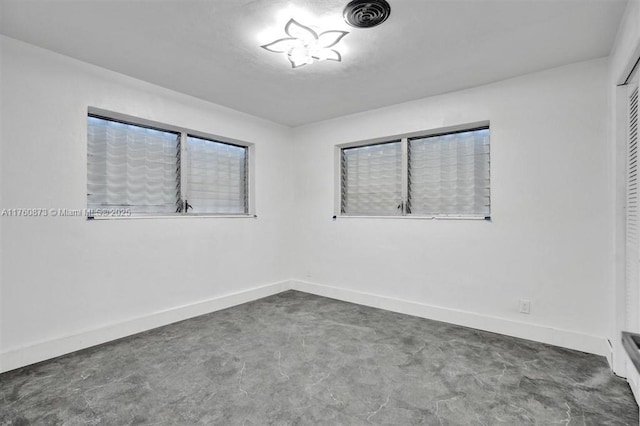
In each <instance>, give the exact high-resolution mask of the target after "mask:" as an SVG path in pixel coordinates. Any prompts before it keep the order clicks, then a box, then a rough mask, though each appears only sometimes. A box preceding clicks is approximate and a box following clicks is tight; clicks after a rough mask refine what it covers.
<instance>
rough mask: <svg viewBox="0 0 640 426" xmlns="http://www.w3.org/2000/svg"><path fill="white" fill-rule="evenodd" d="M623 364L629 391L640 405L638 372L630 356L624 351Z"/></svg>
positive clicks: (639, 375) (639, 376) (639, 378)
mask: <svg viewBox="0 0 640 426" xmlns="http://www.w3.org/2000/svg"><path fill="white" fill-rule="evenodd" d="M624 364H625V373H626V374H625V375H626V378H627V383H629V387H630V388H631V393H633V397H634V398H635V400H636V403H637V404H638V405H640V374H638V371H637V370H636V368H635V366H634V365H633V362H632V361H631V358H629V355H627V353H626V352H625V353H624Z"/></svg>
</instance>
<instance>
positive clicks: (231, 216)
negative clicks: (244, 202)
mask: <svg viewBox="0 0 640 426" xmlns="http://www.w3.org/2000/svg"><path fill="white" fill-rule="evenodd" d="M197 218H220V219H223V218H224V219H257V218H258V216H257V215H255V214H208V213H203V214H195V213H194V214H171V215H168V214H167V215H158V214H148V215H146V214H137V215H131V216H89V217H87V218H86V219H87V220H130V219H197Z"/></svg>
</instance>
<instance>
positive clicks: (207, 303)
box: [0, 280, 610, 373]
mask: <svg viewBox="0 0 640 426" xmlns="http://www.w3.org/2000/svg"><path fill="white" fill-rule="evenodd" d="M289 289H293V290H298V291H303V292H306V293H311V294H316V295H318V296H324V297H330V298H333V299H338V300H343V301H345V302H352V303H357V304H360V305H365V306H371V307H374V308H380V309H385V310H388V311H393V312H399V313H403V314H408V315H414V316H418V317H422V318H428V319H433V320H437V321H443V322H447V323H450V324H457V325H462V326H465V327H471V328H476V329H479V330H485V331H491V332H494V333H500V334H505V335H508V336H514V337H520V338H523V339H529V340H535V341H538V342H542V343H548V344H551V345H556V346H561V347H565V348H569V349H575V350H579V351H582V352H588V353H592V354H596V355H601V356H605V357H606V356H607V355H609V350H610V348H609V344H608V343H607V340H606V339H605V338H604V337H598V336H592V335H587V334H583V333H578V332H575V331H570V330H562V329H557V328H551V327H545V326H541V325H537V324H529V323H523V322H518V321H513V320H509V319H505V318H498V317H492V316H487V315H480V314H476V313H473V312H466V311H460V310H455V309H450V308H444V307H440V306H434V305H428V304H422V303H416V302H410V301H407V300H402V299H396V298H392V297H386V296H380V295H376V294H371V293H364V292H358V291H354V290H349V289H344V288H339V287H331V286H327V285H322V284H317V283H311V282H307V281H300V280H292V281H281V282H278V283H273V284H269V285H264V286H260V287H255V288H251V289H248V290H244V291H240V292H237V293H232V294H227V295H223V296H219V297H216V298H213V299H209V300H204V301H200V302H196V303H192V304H189V305H184V306H178V307H175V308H171V309H167V310H164V311H159V312H155V313H152V314H150V315H145V316H141V317H137V318H133V319H130V320H127V321H122V322H119V323H115V324H111V325H108V326H106V327H101V328H97V329H91V330H86V331H83V332H80V333H77V334H73V335H69V336H63V337H59V338H55V339H51V340H47V341H44V342H39V343H36V344H33V345H30V346H26V347H21V348H16V349H12V350H8V351H6V352H2V353H0V373H2V372H5V371H10V370H14V369H16V368H20V367H24V366H27V365H30V364H34V363H37V362H40V361H44V360H47V359H51V358H55V357H57V356H61V355H65V354H68V353H71V352H74V351H77V350H80V349H85V348H88V347H91V346H95V345H99V344H102V343H106V342H109V341H112V340H116V339H120V338H122V337H126V336H130V335H132V334H136V333H140V332H143V331H147V330H151V329H153V328H156V327H161V326H164V325H167V324H171V323H174V322H177V321H182V320H185V319H189V318H193V317H197V316H199V315H204V314H207V313H210V312H215V311H219V310H221V309H226V308H230V307H233V306H236V305H240V304H242V303H246V302H250V301H252V300H256V299H260V298H263V297H267V296H271V295H274V294H277V293H281V292H283V291H286V290H289Z"/></svg>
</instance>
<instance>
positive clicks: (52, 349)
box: [0, 281, 290, 373]
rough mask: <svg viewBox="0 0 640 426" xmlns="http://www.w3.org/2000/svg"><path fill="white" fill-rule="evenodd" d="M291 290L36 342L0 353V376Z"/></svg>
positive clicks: (257, 290) (245, 295)
mask: <svg viewBox="0 0 640 426" xmlns="http://www.w3.org/2000/svg"><path fill="white" fill-rule="evenodd" d="M288 289H290V282H289V281H281V282H278V283H274V284H268V285H264V286H260V287H254V288H251V289H249V290H244V291H240V292H237V293H232V294H226V295H223V296H219V297H215V298H213V299H208V300H203V301H200V302H196V303H191V304H189V305H183V306H178V307H175V308H171V309H167V310H163V311H159V312H155V313H152V314H150V315H145V316H141V317H137V318H132V319H129V320H126V321H122V322H118V323H114V324H110V325H108V326H106V327H101V328H97V329H91V330H86V331H83V332H80V333H77V334H73V335H69V336H64V337H60V338H56V339H51V340H47V341H44V342H39V343H36V344H34V345H30V346H26V347H22V348H16V349H13V350H9V351H6V352H3V353H0V373H2V372H5V371H9V370H14V369H16V368H20V367H24V366H26V365H30V364H34V363H36V362H40V361H44V360H47V359H51V358H55V357H57V356H60V355H65V354H68V353H71V352H75V351H77V350H80V349H85V348H88V347H91V346H95V345H99V344H101V343H106V342H109V341H112V340H116V339H120V338H122V337H126V336H130V335H132V334H136V333H140V332H142V331H147V330H151V329H153V328H156V327H161V326H164V325H167V324H171V323H174V322H177V321H182V320H185V319H189V318H193V317H197V316H199V315H204V314H208V313H210V312H215V311H219V310H221V309H226V308H230V307H232V306H236V305H240V304H242V303H246V302H250V301H252V300H256V299H260V298H263V297H267V296H271V295H273V294H277V293H280V292H283V291H286V290H288Z"/></svg>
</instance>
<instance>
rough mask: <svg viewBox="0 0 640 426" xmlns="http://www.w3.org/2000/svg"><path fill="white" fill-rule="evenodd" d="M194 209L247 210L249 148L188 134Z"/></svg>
mask: <svg viewBox="0 0 640 426" xmlns="http://www.w3.org/2000/svg"><path fill="white" fill-rule="evenodd" d="M187 151H188V155H187V159H188V160H187V161H188V164H189V167H188V194H187V197H186V198H187V201H188V202H189V204H190V205H191V206H192V207H193V210H189V212H190V213H227V214H244V213H247V211H248V209H247V148H246V147H241V146H235V145H229V144H226V143H222V142H216V141H212V140H207V139H201V138H197V137H194V136H189V137H188V138H187Z"/></svg>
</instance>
